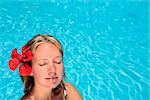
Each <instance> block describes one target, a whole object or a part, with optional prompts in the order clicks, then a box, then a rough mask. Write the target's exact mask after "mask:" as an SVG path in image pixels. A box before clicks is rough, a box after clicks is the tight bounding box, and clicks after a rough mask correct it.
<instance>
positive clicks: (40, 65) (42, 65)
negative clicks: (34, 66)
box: [39, 63, 47, 66]
mask: <svg viewBox="0 0 150 100" xmlns="http://www.w3.org/2000/svg"><path fill="white" fill-rule="evenodd" d="M39 65H40V66H44V65H47V63H42V64H39Z"/></svg>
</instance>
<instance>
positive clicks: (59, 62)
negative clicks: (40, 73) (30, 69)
mask: <svg viewBox="0 0 150 100" xmlns="http://www.w3.org/2000/svg"><path fill="white" fill-rule="evenodd" d="M61 62H62V61H54V63H56V64H61Z"/></svg>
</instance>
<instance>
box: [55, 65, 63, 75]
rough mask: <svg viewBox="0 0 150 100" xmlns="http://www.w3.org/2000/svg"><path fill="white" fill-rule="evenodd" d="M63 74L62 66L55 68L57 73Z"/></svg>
mask: <svg viewBox="0 0 150 100" xmlns="http://www.w3.org/2000/svg"><path fill="white" fill-rule="evenodd" d="M63 72H64V66H63V65H59V66H57V73H59V74H63Z"/></svg>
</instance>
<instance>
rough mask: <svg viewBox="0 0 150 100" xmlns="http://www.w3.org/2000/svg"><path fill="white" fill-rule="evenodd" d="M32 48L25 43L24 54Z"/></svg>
mask: <svg viewBox="0 0 150 100" xmlns="http://www.w3.org/2000/svg"><path fill="white" fill-rule="evenodd" d="M29 49H30V46H28V45H27V44H26V45H24V46H23V47H22V54H24V53H25V52H26V51H27V50H29Z"/></svg>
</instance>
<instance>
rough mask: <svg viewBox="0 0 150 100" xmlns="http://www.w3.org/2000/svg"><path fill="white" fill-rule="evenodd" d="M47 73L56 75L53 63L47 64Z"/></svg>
mask: <svg viewBox="0 0 150 100" xmlns="http://www.w3.org/2000/svg"><path fill="white" fill-rule="evenodd" d="M47 72H48V74H49V75H50V74H56V66H55V65H54V64H53V63H51V64H49V66H48V67H47Z"/></svg>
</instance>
